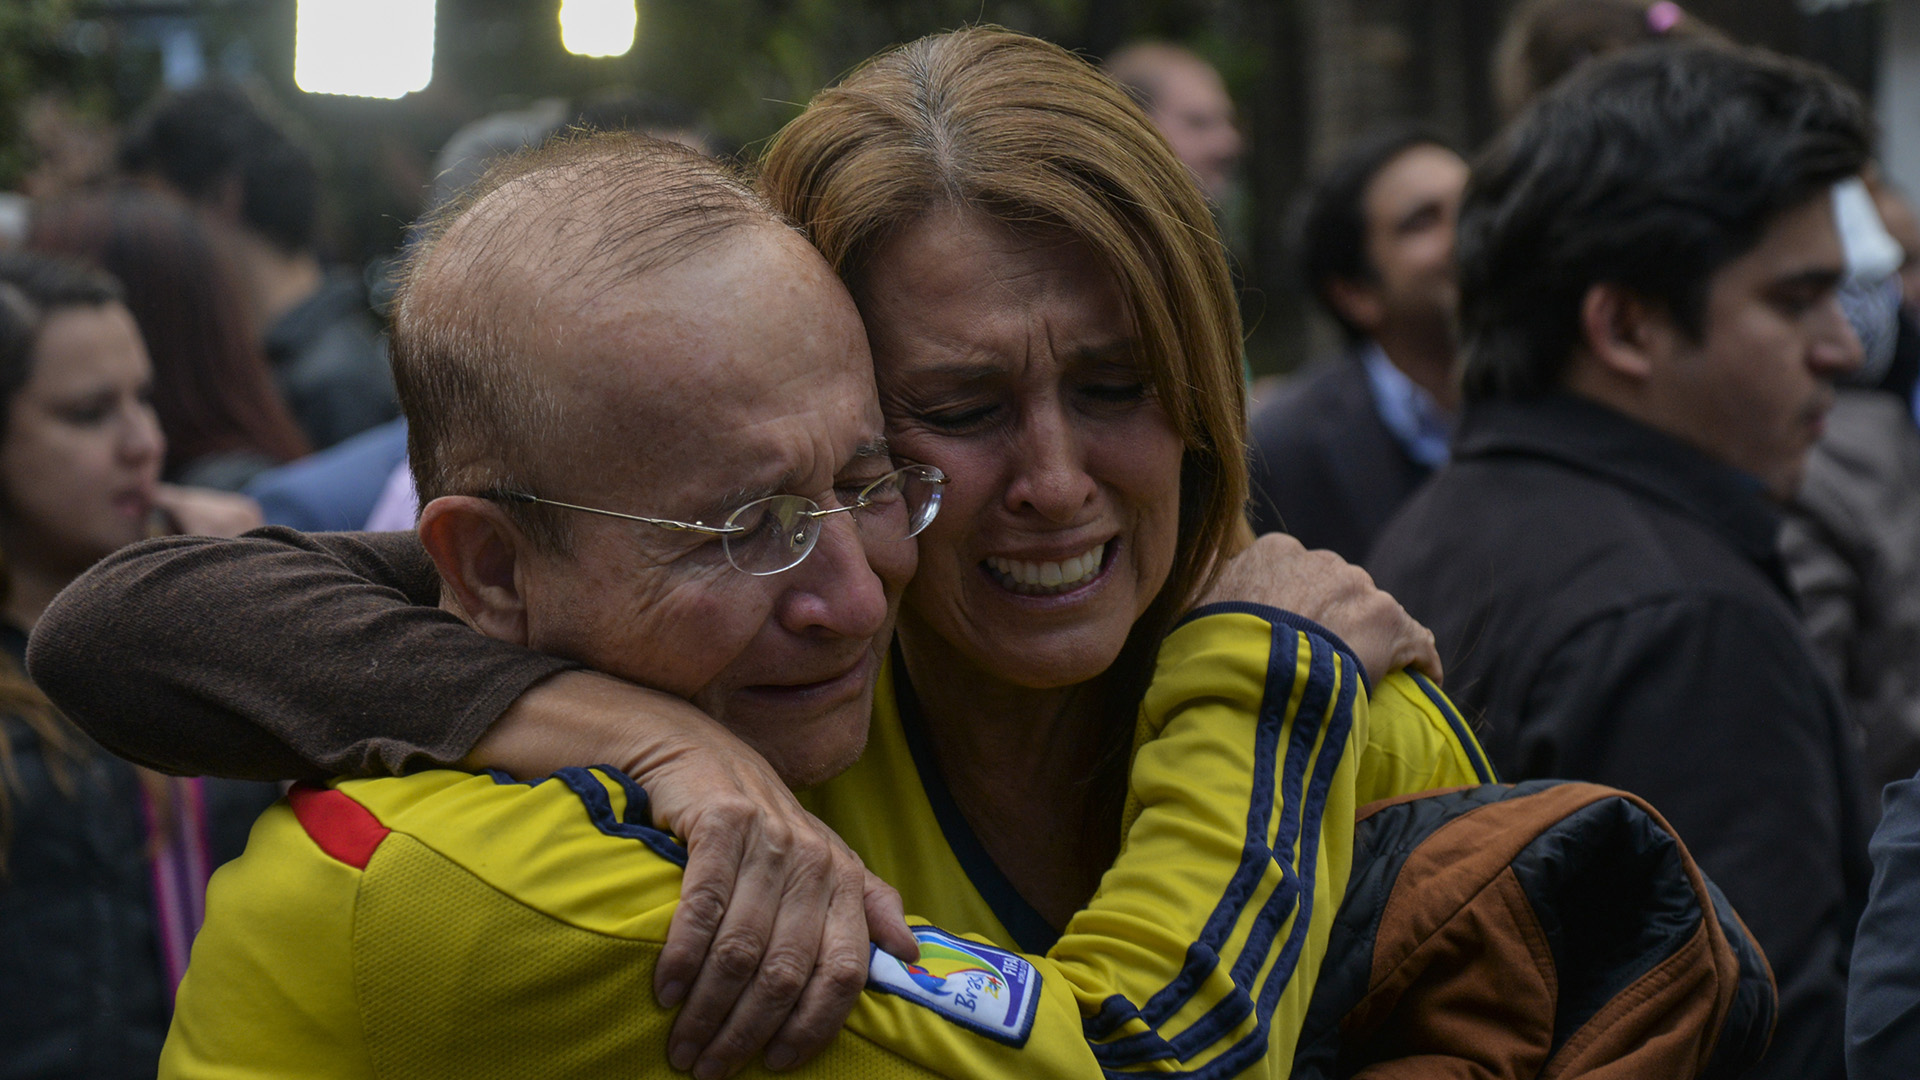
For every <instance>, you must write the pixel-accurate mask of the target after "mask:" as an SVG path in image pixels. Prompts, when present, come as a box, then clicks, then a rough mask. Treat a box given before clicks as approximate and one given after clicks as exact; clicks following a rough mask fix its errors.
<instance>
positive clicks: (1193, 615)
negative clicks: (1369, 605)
mask: <svg viewBox="0 0 1920 1080" xmlns="http://www.w3.org/2000/svg"><path fill="white" fill-rule="evenodd" d="M1227 614H1240V615H1252V616H1253V617H1255V618H1257V619H1265V620H1266V621H1267V622H1270V623H1276V624H1279V625H1282V626H1291V627H1293V628H1294V629H1295V630H1298V631H1300V632H1301V633H1303V634H1308V635H1311V636H1314V637H1319V638H1324V639H1326V641H1327V642H1328V643H1329V644H1331V645H1332V646H1333V647H1334V648H1336V649H1339V650H1340V651H1341V652H1343V653H1345V654H1346V655H1347V660H1348V661H1349V662H1351V663H1352V664H1353V667H1354V670H1356V671H1358V672H1359V673H1360V681H1361V682H1363V683H1365V684H1367V685H1368V686H1372V685H1373V680H1372V679H1371V678H1369V677H1368V676H1367V665H1365V664H1363V663H1361V662H1360V654H1359V653H1357V652H1354V651H1353V647H1352V646H1350V645H1348V644H1347V643H1346V642H1344V641H1342V640H1340V635H1339V634H1336V633H1334V632H1333V631H1331V630H1329V629H1327V628H1326V627H1324V626H1321V625H1320V624H1319V623H1317V622H1314V621H1313V620H1312V619H1309V618H1307V617H1306V616H1305V615H1296V614H1294V613H1293V612H1291V611H1288V610H1286V609H1285V608H1277V607H1271V606H1269V605H1267V604H1256V603H1254V602H1252V601H1250V600H1221V601H1218V602H1215V603H1212V604H1202V605H1200V606H1199V607H1197V608H1194V609H1193V610H1192V611H1189V612H1187V613H1186V614H1185V615H1182V616H1180V621H1179V622H1177V623H1174V624H1173V629H1174V630H1178V629H1180V628H1181V627H1183V626H1185V625H1187V624H1188V623H1190V622H1192V621H1194V620H1195V619H1204V618H1206V617H1207V616H1209V615H1227ZM1168 633H1172V631H1171V630H1170V631H1168Z"/></svg>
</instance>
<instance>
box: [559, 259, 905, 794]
mask: <svg viewBox="0 0 1920 1080" xmlns="http://www.w3.org/2000/svg"><path fill="white" fill-rule="evenodd" d="M552 308H553V310H554V314H553V315H551V316H549V318H551V319H552V320H553V322H554V326H553V334H552V336H551V340H552V341H553V343H554V347H555V350H556V357H555V359H554V360H553V364H554V366H555V368H556V369H557V370H560V371H563V372H564V378H565V380H566V382H565V385H564V386H563V387H562V388H561V391H560V392H561V394H562V398H561V400H562V402H563V407H564V408H565V409H566V410H567V415H568V417H569V424H568V430H569V431H571V432H573V433H574V435H575V438H574V441H572V442H571V443H570V444H568V445H566V446H562V447H557V448H556V450H557V451H558V456H557V458H556V459H553V460H551V462H550V465H549V468H548V471H547V473H546V474H545V476H546V478H545V479H544V480H543V481H542V488H543V489H542V490H539V491H536V492H535V494H538V495H541V496H543V497H547V498H553V499H559V500H562V501H565V502H570V503H577V504H581V505H585V506H593V507H598V508H602V509H607V510H614V511H619V512H622V513H630V514H642V515H646V516H649V517H664V518H671V519H675V520H680V521H698V522H706V523H710V524H718V523H720V522H722V521H724V520H725V518H726V517H727V515H728V513H729V512H731V511H732V510H733V509H735V508H737V507H738V506H740V505H741V504H743V503H745V502H747V501H750V500H751V499H754V498H758V497H761V496H764V495H771V494H777V493H783V492H784V493H791V494H798V495H804V496H806V497H808V498H811V499H813V500H814V501H815V502H817V503H819V504H820V505H822V506H823V507H825V506H833V505H837V504H838V503H837V502H836V500H841V499H845V498H850V497H851V496H852V493H853V492H857V491H858V490H859V489H860V488H861V487H864V486H865V485H866V483H868V482H870V481H871V480H873V479H876V478H878V477H879V476H882V475H884V474H886V473H887V472H889V471H891V469H892V468H893V466H892V463H891V459H890V458H889V457H888V455H887V452H886V449H885V444H884V436H883V428H882V422H881V418H880V409H879V404H878V402H877V400H876V399H875V396H874V386H873V365H872V360H871V358H870V356H869V354H868V351H867V343H866V336H865V334H864V332H863V330H862V327H861V325H860V319H859V315H858V313H857V312H856V311H855V310H854V307H853V302H852V299H851V298H850V297H849V296H848V295H847V292H846V289H845V287H844V286H842V285H841V284H840V281H839V280H838V279H837V278H836V277H834V275H833V273H832V272H831V271H830V270H829V269H828V267H827V265H826V263H825V261H824V260H822V259H821V258H820V256H819V255H818V254H817V253H815V252H814V251H813V249H812V248H811V247H809V246H808V245H807V244H806V243H805V241H803V240H801V239H800V238H799V237H798V236H797V235H795V234H793V233H792V232H790V231H788V230H785V229H777V228H774V227H771V226H769V227H756V228H747V229H738V230H735V231H734V232H733V233H731V234H730V235H729V237H728V238H727V239H725V240H724V241H723V242H722V243H721V244H719V245H718V246H716V247H714V248H711V249H709V250H706V251H704V252H701V253H699V254H696V255H694V256H693V257H691V258H690V259H687V260H686V261H684V262H682V263H680V264H678V265H676V266H673V267H671V268H669V269H666V270H663V271H659V272H655V273H650V274H648V275H647V276H646V277H645V278H644V280H642V281H640V282H638V283H634V284H631V285H627V286H623V287H620V288H616V289H613V290H608V291H605V292H601V293H599V294H598V295H597V296H596V297H594V298H592V299H588V300H586V301H585V302H584V303H583V304H581V305H580V306H579V307H577V308H574V307H573V306H572V305H571V304H569V303H560V304H554V305H552ZM543 310H545V309H544V308H543ZM548 512H552V513H565V514H569V515H570V520H569V522H568V525H569V526H570V527H571V528H572V531H573V536H574V544H573V550H572V551H571V552H570V553H568V554H565V555H557V554H553V555H548V554H543V555H538V556H535V557H534V560H533V562H532V564H531V567H532V572H531V573H530V574H529V579H530V587H529V594H530V598H529V612H528V618H529V622H528V634H529V638H530V641H529V644H530V645H532V647H534V648H536V649H539V650H541V651H543V652H550V653H554V654H557V655H562V656H568V657H573V658H576V659H579V660H581V661H583V662H585V663H587V664H588V665H590V666H592V667H594V668H596V669H598V670H601V671H604V672H607V673H609V674H612V675H617V676H620V677H622V678H626V679H630V680H632V681H635V682H638V683H641V684H643V685H646V686H651V687H655V688H657V689H660V690H665V691H668V692H670V693H675V694H679V695H682V696H684V697H687V698H689V699H690V700H692V701H693V702H694V703H695V704H696V705H699V706H700V707H701V708H703V709H704V710H706V711H707V712H708V713H709V714H710V715H712V716H713V717H714V718H715V719H717V720H719V721H720V722H721V723H723V724H725V725H726V726H727V727H728V728H729V729H731V730H732V731H733V732H734V733H735V734H737V735H739V736H740V737H741V738H743V739H745V740H746V741H747V743H748V744H749V745H751V746H753V747H754V748H755V749H756V750H758V751H760V753H761V754H762V755H763V756H765V757H766V759H767V760H768V762H769V763H770V764H772V765H773V766H774V768H775V770H776V771H778V772H779V773H780V774H781V776H782V777H783V778H785V779H786V780H787V781H788V782H789V783H792V784H795V785H805V784H811V783H815V782H818V781H820V780H822V779H825V778H826V777H828V776H831V775H833V774H834V773H836V772H838V771H840V770H841V769H844V768H845V767H846V766H847V765H849V764H851V763H852V762H853V760H854V758H855V757H857V756H858V755H859V752H860V750H861V748H862V747H863V746H864V745H865V742H866V732H867V721H868V715H869V712H870V710H871V707H872V697H873V686H874V679H875V676H876V674H877V672H878V670H879V664H880V660H881V659H882V657H883V655H884V650H885V649H886V646H887V643H888V641H889V639H890V636H891V633H892V624H893V616H894V613H895V609H896V607H897V601H898V599H899V596H900V590H901V589H902V588H903V587H904V585H905V583H906V581H907V579H908V578H909V577H911V576H912V574H913V564H914V555H915V553H914V542H913V541H912V540H896V541H892V542H884V541H880V540H877V539H875V538H873V537H863V535H862V534H861V532H860V530H859V527H858V526H857V525H855V524H854V522H853V521H852V518H851V515H847V514H838V515H834V516H832V517H829V518H827V519H826V520H825V522H824V523H823V527H822V531H821V535H820V539H819V542H818V546H817V547H816V548H815V549H814V551H813V553H812V555H810V556H809V557H808V558H807V559H806V560H805V561H804V562H802V563H801V564H800V565H798V566H796V567H794V568H793V569H790V570H787V571H784V572H782V573H778V574H773V575H769V576H765V577H754V576H750V575H748V574H745V573H742V572H740V571H738V570H736V569H734V568H733V567H732V566H731V565H730V564H729V563H728V561H727V557H726V554H725V550H724V548H723V546H722V543H721V541H720V540H719V539H717V538H714V537H710V536H704V535H700V534H692V533H677V532H669V531H666V530H663V529H658V528H654V527H652V526H649V525H644V524H640V523H638V522H629V521H621V520H616V519H612V518H606V517H601V516H598V515H591V514H581V513H575V512H571V511H565V510H558V509H553V510H550V511H548Z"/></svg>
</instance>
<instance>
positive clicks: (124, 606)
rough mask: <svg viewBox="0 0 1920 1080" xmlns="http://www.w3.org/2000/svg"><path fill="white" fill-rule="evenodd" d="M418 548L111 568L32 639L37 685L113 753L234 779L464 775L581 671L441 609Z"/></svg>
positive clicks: (146, 557) (294, 552) (60, 606)
mask: <svg viewBox="0 0 1920 1080" xmlns="http://www.w3.org/2000/svg"><path fill="white" fill-rule="evenodd" d="M439 586H440V581H439V578H438V576H437V575H436V574H435V573H434V569H433V563H432V561H431V560H429V559H428V558H427V555H426V552H425V551H424V550H423V549H422V548H421V547H420V543H419V541H418V540H417V539H416V538H415V537H414V535H413V534H412V533H332V534H312V535H308V534H303V533H298V532H294V531H293V530H291V529H282V528H265V529H259V530H256V531H254V532H251V533H248V534H247V535H246V536H244V537H242V538H240V539H238V540H216V539H211V538H208V537H185V536H182V537H166V538H163V539H159V540H149V541H146V542H145V543H140V544H135V545H133V546H131V547H128V548H125V549H123V550H121V551H120V552H118V553H116V554H114V555H112V556H110V557H109V558H107V559H106V560H104V561H102V562H101V563H99V564H98V565H96V566H95V567H94V568H93V569H92V570H89V571H88V572H87V573H86V574H85V575H83V576H82V577H81V578H80V579H79V580H77V581H75V582H74V583H73V584H72V585H71V586H69V587H68V588H67V590H66V591H65V592H63V593H61V594H60V596H59V597H58V598H57V599H56V600H55V601H54V602H53V605H52V606H51V607H49V608H48V609H47V611H46V614H45V615H43V616H42V617H41V619H40V622H39V624H38V625H37V626H35V627H34V631H33V635H32V638H31V641H30V644H29V646H28V649H27V666H28V670H29V672H30V673H31V674H32V676H33V679H34V681H35V682H36V683H38V684H39V685H40V687H41V688H42V689H43V690H45V691H46V693H47V695H48V696H49V697H51V698H52V699H53V701H54V703H55V704H57V705H59V706H60V708H61V709H62V710H63V711H65V712H66V714H67V716H68V717H70V718H72V720H73V721H74V722H75V723H76V724H78V725H80V727H81V728H82V729H83V730H85V731H86V732H87V734H89V735H91V736H93V738H94V739H96V740H98V741H99V742H100V744H101V745H103V746H105V747H106V748H107V749H109V750H111V751H113V752H114V753H116V754H119V755H120V756H122V757H125V758H127V759H128V760H131V761H134V762H138V763H139V764H142V765H147V766H150V767H152V768H156V769H162V770H165V771H167V772H173V773H184V774H203V775H210V776H230V777H236V778H243V779H260V780H271V779H298V778H306V777H314V776H326V775H336V774H363V775H364V774H371V773H389V772H390V773H400V772H406V771H409V770H413V769H421V768H427V767H431V766H434V765H440V764H448V763H451V762H455V761H458V760H460V759H461V758H462V757H464V756H466V754H467V752H468V751H469V750H470V749H472V747H473V744H474V743H476V742H478V741H479V739H480V736H481V735H482V734H483V733H484V732H485V731H486V729H487V727H488V726H489V725H491V724H492V723H493V722H494V721H495V720H496V719H498V718H499V716H500V714H501V713H503V712H505V711H506V708H507V706H508V705H509V704H511V703H512V702H513V700H514V699H515V698H517V697H519V696H520V694H521V693H523V692H524V691H525V690H526V689H527V688H528V687H530V686H532V685H533V684H534V683H536V682H539V681H540V680H541V679H544V678H546V677H547V676H549V675H551V674H553V673H554V672H557V671H561V670H565V669H567V668H571V667H575V666H577V665H574V664H572V663H569V662H568V661H565V660H559V659H556V658H554V657H550V656H544V655H542V654H540V653H536V652H533V651H531V650H528V649H525V648H521V647H520V646H517V645H510V644H508V643H506V642H502V641H495V640H493V639H491V638H487V637H483V636H481V635H480V634H477V633H475V632H474V631H473V630H471V629H470V628H468V627H467V626H466V625H465V624H464V623H462V622H461V621H460V620H459V619H457V618H455V617H453V616H452V615H450V614H448V613H446V612H444V611H441V610H440V609H439V608H438V607H435V606H434V605H435V604H437V603H438V600H439Z"/></svg>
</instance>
